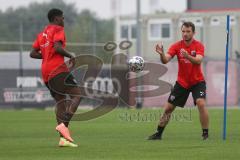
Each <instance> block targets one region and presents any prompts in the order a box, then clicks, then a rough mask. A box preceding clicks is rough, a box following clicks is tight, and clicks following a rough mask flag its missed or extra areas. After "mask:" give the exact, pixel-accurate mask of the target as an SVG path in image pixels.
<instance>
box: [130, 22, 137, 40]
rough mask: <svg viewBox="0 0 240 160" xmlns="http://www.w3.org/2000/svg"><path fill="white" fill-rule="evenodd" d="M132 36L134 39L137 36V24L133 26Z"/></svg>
mask: <svg viewBox="0 0 240 160" xmlns="http://www.w3.org/2000/svg"><path fill="white" fill-rule="evenodd" d="M131 38H132V39H136V38H137V26H136V24H134V25H132V26H131Z"/></svg>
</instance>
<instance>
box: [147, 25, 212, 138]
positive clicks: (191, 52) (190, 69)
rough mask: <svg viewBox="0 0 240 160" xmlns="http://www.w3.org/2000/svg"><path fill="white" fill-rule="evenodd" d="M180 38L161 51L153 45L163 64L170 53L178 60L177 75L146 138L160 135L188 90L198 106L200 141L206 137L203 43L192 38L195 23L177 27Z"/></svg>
mask: <svg viewBox="0 0 240 160" xmlns="http://www.w3.org/2000/svg"><path fill="white" fill-rule="evenodd" d="M181 31H182V40H181V41H178V42H176V43H174V44H173V45H171V46H170V48H169V50H168V52H167V53H166V54H164V50H163V45H162V44H158V45H156V52H157V53H158V54H159V55H160V59H161V61H162V63H163V64H166V63H168V62H169V61H170V60H171V59H172V58H173V57H174V56H177V59H178V78H177V81H176V84H175V85H174V87H173V89H172V91H171V93H170V96H169V98H168V102H167V103H165V105H164V113H163V115H162V117H161V118H160V122H159V124H158V127H157V132H156V133H154V134H153V135H151V136H149V137H148V139H149V140H157V139H161V138H162V133H163V130H164V128H165V126H166V125H167V123H168V121H169V120H170V117H171V114H172V112H173V111H174V109H175V108H176V106H179V107H184V105H185V103H186V101H187V99H188V96H189V93H190V92H191V93H192V96H193V100H194V104H195V105H197V106H198V111H199V116H200V123H201V126H202V138H203V140H205V139H207V138H208V125H209V117H208V111H207V109H206V107H205V105H206V100H205V99H206V83H205V80H204V76H203V74H202V70H201V63H202V60H203V57H204V46H203V44H202V43H201V42H199V41H197V40H195V39H194V38H193V37H194V34H195V25H194V24H193V23H192V22H184V23H183V24H182V26H181Z"/></svg>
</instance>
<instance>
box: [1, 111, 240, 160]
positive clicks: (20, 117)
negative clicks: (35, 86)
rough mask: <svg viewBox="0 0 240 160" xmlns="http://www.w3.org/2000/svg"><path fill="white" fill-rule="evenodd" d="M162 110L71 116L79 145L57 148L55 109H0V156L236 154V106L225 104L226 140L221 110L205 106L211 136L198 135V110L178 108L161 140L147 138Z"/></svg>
mask: <svg viewBox="0 0 240 160" xmlns="http://www.w3.org/2000/svg"><path fill="white" fill-rule="evenodd" d="M161 111H162V110H151V109H143V110H131V109H116V110H114V111H112V112H110V113H108V114H107V115H104V116H102V117H100V118H97V119H94V120H90V121H86V122H76V121H75V122H71V125H70V129H71V131H72V136H73V138H74V139H75V141H76V142H77V143H78V144H79V147H78V148H59V147H57V143H58V140H59V139H58V134H57V133H56V131H55V129H54V128H55V117H54V111H43V110H32V111H14V110H11V111H6V110H2V111H0V160H55V159H56V160H90V159H95V160H99V159H107V160H135V159H136V160H160V159H162V160H175V159H176V160H188V159H189V160H208V159H211V160H212V159H218V160H223V159H226V160H235V159H236V160H237V159H239V157H240V147H239V146H240V110H239V109H229V110H228V120H227V140H226V141H223V140H222V127H223V126H222V123H223V110H222V109H209V113H210V138H209V140H207V141H202V140H201V128H200V124H199V120H198V111H197V110H196V108H192V109H187V108H185V109H177V110H176V111H175V112H174V116H173V118H172V120H171V122H170V123H169V125H168V127H167V128H166V130H165V132H164V135H163V140H161V141H148V140H146V138H147V137H148V136H149V135H150V134H152V133H153V132H154V131H155V129H156V124H157V122H158V119H159V117H158V116H159V114H160V113H161Z"/></svg>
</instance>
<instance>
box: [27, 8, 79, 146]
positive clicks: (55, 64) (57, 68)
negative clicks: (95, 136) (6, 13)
mask: <svg viewBox="0 0 240 160" xmlns="http://www.w3.org/2000/svg"><path fill="white" fill-rule="evenodd" d="M47 16H48V20H49V24H48V25H47V26H46V27H45V28H44V30H43V31H42V32H40V33H39V34H38V36H37V38H36V40H35V41H34V43H33V49H32V51H31V53H30V56H31V57H32V58H37V59H42V67H41V71H42V77H43V81H44V82H45V84H46V86H47V87H48V89H49V90H50V93H51V95H52V97H53V98H54V99H55V101H56V103H57V104H56V119H57V123H58V125H57V127H56V130H57V131H58V132H59V133H60V141H59V146H67V147H77V145H76V144H74V143H73V139H72V138H71V135H70V132H69V129H68V124H69V121H70V120H71V118H72V116H73V114H74V112H75V111H76V110H77V107H78V105H79V103H80V101H81V98H80V89H79V88H78V87H77V82H76V80H75V79H74V77H73V75H71V74H70V73H69V69H68V67H67V66H66V65H65V64H64V57H68V58H70V61H71V62H72V64H73V65H74V56H73V55H72V54H71V53H70V52H68V51H67V50H66V49H65V46H66V38H65V32H64V16H63V12H62V11H61V10H60V9H55V8H53V9H51V10H49V12H48V15H47ZM66 84H68V85H66ZM69 84H70V85H69ZM67 96H68V97H70V100H68V102H67V101H66V98H67Z"/></svg>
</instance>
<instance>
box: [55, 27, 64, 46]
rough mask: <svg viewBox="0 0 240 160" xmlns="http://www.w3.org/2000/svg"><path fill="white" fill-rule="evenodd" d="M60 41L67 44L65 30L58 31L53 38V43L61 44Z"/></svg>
mask: <svg viewBox="0 0 240 160" xmlns="http://www.w3.org/2000/svg"><path fill="white" fill-rule="evenodd" d="M59 41H61V42H62V43H64V42H65V32H64V29H63V28H62V29H59V30H58V31H56V33H55V34H54V37H53V43H54V42H59Z"/></svg>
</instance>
